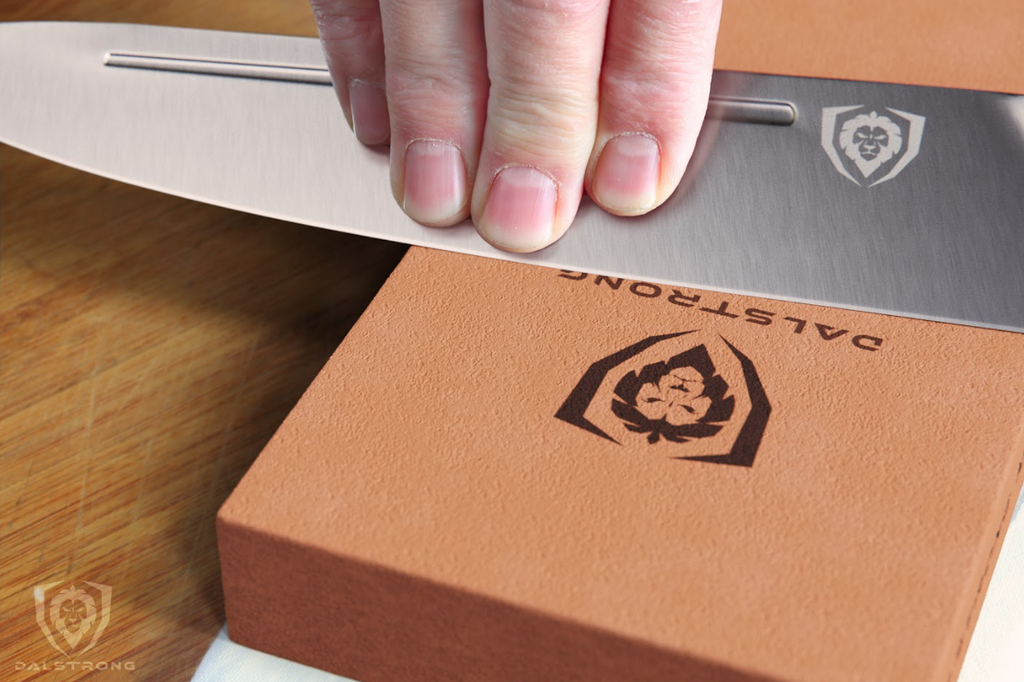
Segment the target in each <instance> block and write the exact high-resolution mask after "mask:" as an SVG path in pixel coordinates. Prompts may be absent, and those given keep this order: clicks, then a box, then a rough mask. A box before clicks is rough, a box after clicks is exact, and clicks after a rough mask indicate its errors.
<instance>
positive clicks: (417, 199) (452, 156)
mask: <svg viewBox="0 0 1024 682" xmlns="http://www.w3.org/2000/svg"><path fill="white" fill-rule="evenodd" d="M465 205H466V164H465V163H464V162H463V160H462V153H461V152H459V150H458V148H457V147H456V146H455V145H453V144H449V143H448V142H441V141H440V140H415V141H413V142H412V143H411V144H410V145H409V146H408V147H407V148H406V151H405V196H403V197H402V208H403V209H404V210H405V212H406V213H408V214H409V217H411V218H412V219H413V220H417V221H419V222H421V223H427V224H431V223H440V222H442V221H444V220H446V219H447V218H451V217H452V216H453V215H455V214H456V213H458V212H459V211H460V210H462V208H463V207H464V206H465Z"/></svg>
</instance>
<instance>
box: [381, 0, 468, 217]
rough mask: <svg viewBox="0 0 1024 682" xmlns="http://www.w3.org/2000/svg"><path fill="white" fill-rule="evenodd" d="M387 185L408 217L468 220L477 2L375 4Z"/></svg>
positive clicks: (416, 0)
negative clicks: (387, 120) (381, 50)
mask: <svg viewBox="0 0 1024 682" xmlns="http://www.w3.org/2000/svg"><path fill="white" fill-rule="evenodd" d="M381 18H382V20H383V28H384V44H385V53H386V57H387V59H386V62H387V88H388V105H389V107H390V111H391V187H392V191H393V192H394V194H395V198H396V199H397V200H398V202H399V203H400V204H401V205H402V208H403V209H405V211H406V213H408V214H409V216H411V217H412V218H413V219H415V220H418V221H419V222H421V223H424V224H427V225H451V224H454V223H457V222H459V221H462V220H465V218H466V217H467V216H468V215H469V196H470V188H471V186H472V184H471V180H472V178H473V177H474V174H475V173H476V168H477V162H478V158H479V150H480V140H481V138H482V136H483V121H484V114H485V111H486V105H487V62H486V59H487V57H486V50H485V48H484V33H483V14H482V10H481V5H480V2H479V0H382V2H381Z"/></svg>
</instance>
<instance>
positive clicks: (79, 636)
mask: <svg viewBox="0 0 1024 682" xmlns="http://www.w3.org/2000/svg"><path fill="white" fill-rule="evenodd" d="M111 592H112V590H111V587H110V586H109V585H100V584H99V583H90V582H80V583H63V582H55V583H49V584H46V585H37V586H36V588H35V590H34V593H35V601H36V622H38V623H39V627H40V628H41V629H42V631H43V634H44V635H46V639H47V640H49V642H50V644H51V645H52V646H53V648H54V649H56V650H57V651H59V652H61V653H62V654H66V655H68V656H70V655H72V654H81V653H84V652H86V651H88V650H89V649H91V648H93V647H94V646H96V642H97V641H98V640H99V638H100V635H102V634H103V630H104V629H106V627H107V623H108V622H109V621H110V595H111Z"/></svg>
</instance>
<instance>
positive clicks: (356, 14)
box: [312, 0, 383, 52]
mask: <svg viewBox="0 0 1024 682" xmlns="http://www.w3.org/2000/svg"><path fill="white" fill-rule="evenodd" d="M312 6H313V16H314V17H315V19H316V23H317V26H318V27H319V29H320V37H321V39H322V41H323V43H324V47H325V49H327V50H329V51H332V52H333V51H341V52H347V51H349V50H350V49H353V48H362V47H363V46H364V45H365V44H368V43H376V44H382V43H383V32H382V30H381V24H380V16H379V14H378V13H377V11H376V9H375V8H374V7H373V6H361V5H359V4H358V3H339V2H336V1H334V0H328V1H321V2H316V1H314V2H313V3H312Z"/></svg>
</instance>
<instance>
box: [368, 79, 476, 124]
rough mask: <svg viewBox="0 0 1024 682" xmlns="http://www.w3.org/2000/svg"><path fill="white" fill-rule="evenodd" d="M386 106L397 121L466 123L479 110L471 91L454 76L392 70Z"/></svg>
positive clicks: (388, 83) (388, 82)
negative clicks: (428, 120)
mask: <svg viewBox="0 0 1024 682" xmlns="http://www.w3.org/2000/svg"><path fill="white" fill-rule="evenodd" d="M387 88H388V103H389V105H390V106H391V107H392V109H393V112H394V115H395V116H396V117H397V118H400V119H420V120H427V119H432V120H448V121H450V120H469V119H470V118H471V117H473V116H474V115H475V112H476V110H477V108H478V104H477V101H476V100H477V97H476V95H475V94H474V92H473V90H472V88H471V87H470V86H469V85H468V84H467V83H466V82H465V81H464V80H462V79H460V78H458V77H454V76H439V75H425V74H421V73H417V72H414V71H400V72H397V73H396V72H394V71H391V72H389V73H388V77H387Z"/></svg>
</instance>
